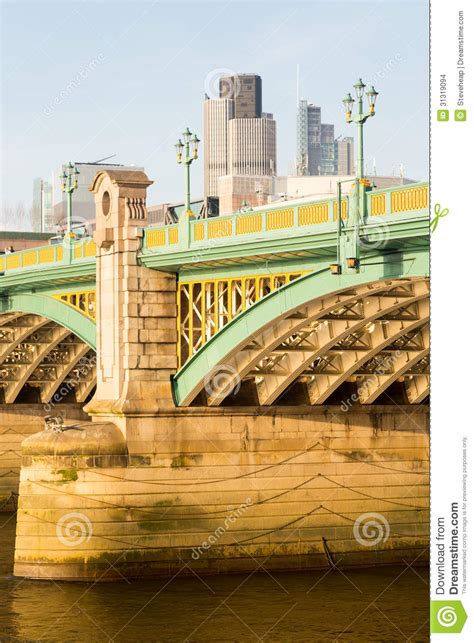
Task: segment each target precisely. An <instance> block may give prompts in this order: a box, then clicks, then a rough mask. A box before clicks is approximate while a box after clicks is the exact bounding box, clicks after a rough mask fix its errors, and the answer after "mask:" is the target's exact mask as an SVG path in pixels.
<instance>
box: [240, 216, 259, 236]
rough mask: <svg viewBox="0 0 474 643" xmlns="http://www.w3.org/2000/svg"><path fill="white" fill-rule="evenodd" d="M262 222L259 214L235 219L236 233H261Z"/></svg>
mask: <svg viewBox="0 0 474 643" xmlns="http://www.w3.org/2000/svg"><path fill="white" fill-rule="evenodd" d="M262 220H263V219H262V215H261V214H260V213H258V214H248V215H245V216H241V217H237V221H236V233H237V234H251V233H252V232H261V231H262Z"/></svg>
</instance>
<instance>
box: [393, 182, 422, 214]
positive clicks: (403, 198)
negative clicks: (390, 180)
mask: <svg viewBox="0 0 474 643" xmlns="http://www.w3.org/2000/svg"><path fill="white" fill-rule="evenodd" d="M391 206H392V212H406V211H409V210H422V209H425V208H427V207H428V186H426V185H425V186H423V187H421V188H407V189H406V190H397V191H396V192H392V195H391Z"/></svg>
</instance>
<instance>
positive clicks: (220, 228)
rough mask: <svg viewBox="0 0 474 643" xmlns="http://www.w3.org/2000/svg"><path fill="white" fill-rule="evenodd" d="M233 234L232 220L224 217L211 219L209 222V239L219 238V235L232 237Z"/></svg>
mask: <svg viewBox="0 0 474 643" xmlns="http://www.w3.org/2000/svg"><path fill="white" fill-rule="evenodd" d="M231 234H232V221H229V220H228V219H224V220H222V221H219V220H217V221H211V220H209V222H208V224H207V236H208V237H209V239H218V238H219V237H230V236H231Z"/></svg>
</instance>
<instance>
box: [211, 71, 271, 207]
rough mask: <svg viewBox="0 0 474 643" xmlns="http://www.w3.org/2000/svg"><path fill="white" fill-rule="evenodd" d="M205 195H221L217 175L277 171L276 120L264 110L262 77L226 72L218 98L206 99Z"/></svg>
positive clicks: (220, 85) (267, 173)
mask: <svg viewBox="0 0 474 643" xmlns="http://www.w3.org/2000/svg"><path fill="white" fill-rule="evenodd" d="M203 111H204V196H205V197H217V196H218V179H219V177H221V176H226V175H229V174H233V175H235V174H239V175H256V174H258V175H262V176H272V175H274V174H276V123H275V121H274V119H273V115H272V114H266V113H264V112H262V79H261V78H260V76H257V75H255V74H237V75H234V76H224V77H222V78H221V79H220V81H219V98H217V99H211V98H209V97H208V96H207V95H206V96H205V100H204V106H203Z"/></svg>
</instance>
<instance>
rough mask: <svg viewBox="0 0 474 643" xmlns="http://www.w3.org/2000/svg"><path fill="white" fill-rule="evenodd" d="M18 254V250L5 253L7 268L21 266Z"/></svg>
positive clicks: (11, 268) (12, 268) (13, 268)
mask: <svg viewBox="0 0 474 643" xmlns="http://www.w3.org/2000/svg"><path fill="white" fill-rule="evenodd" d="M20 256H21V255H20V253H19V252H14V253H12V254H9V255H7V270H15V269H16V268H19V267H20V266H21V260H20Z"/></svg>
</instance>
